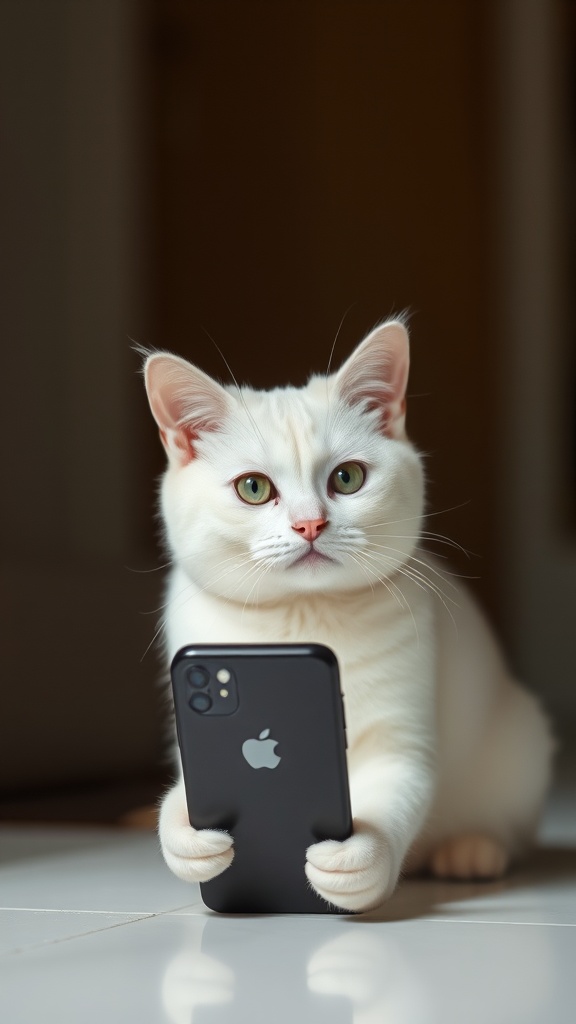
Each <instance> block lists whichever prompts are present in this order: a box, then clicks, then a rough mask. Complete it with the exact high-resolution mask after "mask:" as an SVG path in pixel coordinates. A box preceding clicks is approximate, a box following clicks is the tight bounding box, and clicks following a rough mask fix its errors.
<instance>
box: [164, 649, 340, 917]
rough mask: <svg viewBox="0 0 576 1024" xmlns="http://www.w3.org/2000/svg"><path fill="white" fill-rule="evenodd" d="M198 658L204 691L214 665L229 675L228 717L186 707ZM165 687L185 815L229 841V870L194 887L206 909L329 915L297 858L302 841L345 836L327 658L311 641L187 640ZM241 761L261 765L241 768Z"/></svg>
mask: <svg viewBox="0 0 576 1024" xmlns="http://www.w3.org/2000/svg"><path fill="white" fill-rule="evenodd" d="M198 665H200V666H202V667H203V668H205V669H206V670H207V671H208V672H209V673H210V677H211V679H212V681H213V683H212V684H211V687H212V692H214V686H215V685H217V684H215V683H214V681H215V679H216V673H217V672H219V671H220V672H221V673H222V670H224V672H226V671H227V672H229V673H231V674H232V682H233V684H235V686H236V692H237V699H238V706H237V708H236V710H234V711H233V713H232V714H223V713H219V714H199V713H198V712H197V711H194V710H193V709H192V708H191V707H190V699H191V697H192V696H193V694H194V687H193V686H192V685H191V683H190V670H191V667H192V666H198ZM172 682H173V690H174V700H175V706H176V721H177V728H178V739H179V743H180V751H181V755H182V764H183V769H184V779H185V783H186V793H187V801H188V813H189V817H190V822H191V824H192V825H193V826H194V828H197V829H201V828H221V829H226V830H227V831H229V832H230V833H231V834H232V835H233V837H234V848H235V855H234V860H233V862H232V865H231V866H230V867H229V868H228V869H227V870H226V871H224V872H223V873H222V874H221V875H219V876H218V877H217V878H214V879H212V880H211V881H209V882H204V883H202V885H201V890H202V898H203V900H204V902H205V903H206V905H207V906H208V907H210V908H211V909H212V910H217V911H220V912H223V913H329V912H331V908H330V907H329V906H328V905H327V904H326V903H325V902H324V901H323V900H322V899H321V898H320V897H319V896H317V894H316V893H315V892H314V891H313V890H312V888H311V887H310V886H309V884H308V881H307V879H306V875H305V873H304V864H305V858H306V849H307V847H308V846H310V845H311V844H312V843H316V842H319V841H321V840H323V839H345V838H346V837H347V836H349V835H350V833H351V831H352V816H351V811H350V798H349V791H348V777H347V770H346V738H345V723H344V714H343V708H342V698H341V693H340V683H339V675H338V665H337V662H336V658H335V656H334V654H333V653H332V652H331V651H330V650H329V649H328V648H326V647H321V646H320V645H314V644H311V645H303V644H294V645H286V646H278V645H258V646H240V645H238V646H234V647H222V646H218V647H212V646H194V647H186V648H183V649H182V650H181V651H179V652H178V654H177V655H176V657H175V659H174V662H173V664H172ZM247 742H248V745H246V744H247ZM247 757H248V758H249V760H251V761H252V763H253V764H258V763H259V762H262V761H266V763H267V764H270V765H271V766H270V767H267V766H262V767H252V766H251V764H250V763H249V761H248V760H247V759H246V758H247ZM278 759H279V760H278ZM272 765H275V767H272ZM332 912H333V909H332Z"/></svg>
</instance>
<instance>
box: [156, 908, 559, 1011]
mask: <svg viewBox="0 0 576 1024" xmlns="http://www.w3.org/2000/svg"><path fill="white" fill-rule="evenodd" d="M182 927H183V930H184V943H183V948H182V949H181V951H180V952H179V953H178V954H177V955H176V956H175V957H173V959H172V960H171V961H170V962H169V963H168V966H167V968H166V970H165V973H164V977H163V982H162V1000H163V1005H164V1010H165V1013H166V1016H167V1019H168V1020H169V1021H170V1022H171V1024H232V1022H234V1024H257V1022H259V1021H262V1022H264V1021H269V1020H275V1021H278V1022H279V1024H280V1022H284V1021H286V1022H288V1021H290V1022H291V1024H292V1022H296V1021H297V1022H298V1024H325V1022H326V1024H328V1022H329V1024H385V1022H390V1024H432V1022H437V1021H440V1020H443V1021H457V1020H468V1021H470V1022H474V1024H475V1022H476V1021H478V1022H480V1021H482V1022H484V1021H485V1020H490V1022H491V1024H527V1022H530V1021H536V1020H540V1019H541V1017H540V1016H539V1014H540V1013H541V1012H542V1011H543V1008H544V1007H545V1006H546V1005H549V1000H550V997H551V993H552V992H553V991H554V984H555V980H554V956H553V950H552V945H553V941H552V935H551V934H549V933H548V932H547V930H546V929H543V928H536V927H533V928H526V927H523V926H521V925H518V926H515V925H507V926H503V925H496V926H493V927H489V926H488V927H487V926H486V925H485V924H476V925H472V924H469V925H468V926H467V927H466V926H464V927H465V928H466V930H465V932H464V931H462V930H461V928H462V926H456V927H458V935H459V938H458V940H456V939H455V938H454V932H453V929H454V927H455V925H454V923H449V922H441V921H435V922H434V921H422V922H420V923H419V924H418V923H416V922H398V923H390V922H381V923H378V924H375V923H369V922H362V921H361V920H358V921H356V922H352V921H350V920H348V921H346V920H343V919H340V920H330V919H328V920H327V919H322V920H319V919H314V918H310V917H300V918H298V917H278V918H273V917H270V918H258V917H254V918H249V917H245V918H240V917H239V918H227V917H216V916H208V915H207V916H191V917H184V916H183V917H182ZM552 931H553V930H552Z"/></svg>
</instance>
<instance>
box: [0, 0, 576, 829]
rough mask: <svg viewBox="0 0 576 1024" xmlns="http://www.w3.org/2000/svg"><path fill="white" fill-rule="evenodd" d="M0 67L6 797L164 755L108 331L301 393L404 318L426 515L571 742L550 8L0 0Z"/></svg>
mask: <svg viewBox="0 0 576 1024" xmlns="http://www.w3.org/2000/svg"><path fill="white" fill-rule="evenodd" d="M0 76H1V81H0V105H1V108H0V117H1V122H2V135H3V182H2V195H1V207H2V239H3V245H2V250H3V263H4V265H3V268H2V285H3V299H2V316H3V320H4V323H3V327H2V351H3V365H4V372H3V382H4V387H3V393H2V412H3V415H4V417H5V424H4V428H3V430H2V445H3V456H2V464H3V467H4V487H3V500H2V503H1V506H0V507H1V516H2V530H1V534H0V537H1V540H0V544H1V570H2V648H3V658H2V662H3V672H2V682H1V691H0V701H1V704H0V751H1V754H0V798H1V800H2V801H3V804H2V807H3V808H4V814H11V813H23V812H21V811H18V812H17V811H16V810H15V808H16V803H15V801H17V802H18V807H22V806H28V808H29V811H30V814H33V813H38V807H39V806H41V804H42V799H43V797H44V795H50V794H52V795H54V793H60V794H61V795H62V800H64V801H65V799H66V794H67V793H69V792H74V787H78V786H83V787H85V788H86V787H89V789H88V788H86V793H88V792H90V793H91V794H92V796H91V797H90V799H96V796H97V794H98V793H105V794H106V796H105V798H103V799H105V802H106V801H112V803H114V800H115V799H116V800H117V802H118V805H119V806H120V804H122V800H123V799H124V800H127V799H128V798H127V797H126V798H121V797H118V795H117V796H116V797H114V796H113V793H116V794H118V793H120V792H125V791H126V792H127V791H128V789H130V792H131V794H134V793H135V792H136V793H138V794H142V799H144V798H145V797H146V798H147V795H148V794H149V793H154V792H156V791H157V789H158V786H159V784H160V783H161V781H162V778H163V777H164V776H165V775H166V772H167V770H168V769H167V767H166V762H165V759H164V751H165V729H164V725H163V719H164V715H165V711H164V703H163V699H162V696H161V691H160V689H159V688H158V686H157V680H158V678H159V677H160V675H161V659H160V657H159V653H158V651H157V650H156V651H155V650H154V649H152V650H150V651H148V653H146V654H144V652H145V651H146V648H147V647H148V645H149V643H150V642H151V640H152V638H153V636H154V632H155V628H156V619H157V616H156V615H155V614H154V612H153V610H154V609H156V608H157V607H158V606H159V604H160V603H161V601H162V597H161V576H162V573H161V572H154V571H148V570H153V569H154V568H155V567H156V566H158V565H160V564H161V563H162V561H163V557H162V553H161V551H160V550H159V548H158V545H157V540H156V537H155V528H154V522H153V507H154V494H155V479H156V478H157V476H158V474H159V473H160V471H161V469H162V465H163V457H162V452H161V448H160V445H159V443H158V440H157V437H156V432H155V428H154V427H153V424H152V421H151V418H150V416H149V413H148V410H147V406H146V402H145V398H144V393H143V388H142V383H141V380H140V378H139V376H138V372H137V371H138V359H137V357H136V356H135V354H134V352H133V351H132V349H131V341H130V339H135V340H136V341H138V342H140V343H141V344H144V345H156V346H164V347H167V348H170V349H172V350H173V351H177V352H178V353H180V354H181V355H184V356H186V357H188V358H190V359H192V360H194V361H196V362H198V363H199V365H201V366H202V367H203V368H204V369H205V370H207V371H208V372H211V373H213V374H215V375H217V376H219V377H220V378H222V379H228V377H227V371H226V367H225V366H224V365H223V363H222V360H221V357H220V356H219V354H218V352H217V351H216V349H215V348H214V346H213V345H212V343H211V341H210V340H209V338H208V336H207V334H210V335H211V336H212V337H213V338H214V339H215V341H216V342H217V344H218V346H219V347H220V348H221V349H222V350H223V352H224V354H225V356H226V358H227V360H228V361H229V363H230V365H231V367H232V369H233V371H234V373H235V375H236V376H237V377H238V378H239V379H241V380H246V381H250V382H251V383H252V384H254V385H256V386H271V385H273V384H275V383H285V382H288V381H291V382H293V383H299V382H302V381H304V380H305V379H306V377H307V376H308V374H309V373H310V372H311V371H320V372H322V371H323V370H324V369H325V368H326V364H327V362H328V356H329V353H330V348H331V346H332V342H333V340H334V337H335V335H336V333H337V332H338V329H339V325H340V324H341V321H342V318H343V317H344V320H343V323H342V326H341V329H340V331H339V334H338V342H337V346H336V355H335V365H337V363H338V362H339V361H341V360H342V359H343V358H344V357H345V356H346V355H347V354H348V352H349V351H350V350H351V348H352V347H353V345H354V344H355V343H356V342H357V341H359V340H360V338H361V337H362V336H363V335H364V334H365V333H366V332H367V331H368V330H369V329H370V328H371V327H372V326H373V325H374V323H375V322H376V321H378V320H379V319H382V318H383V317H385V316H387V315H389V314H391V313H393V312H398V311H401V310H405V309H409V310H410V311H411V314H412V317H411V327H412V341H413V371H412V376H411V384H410V395H411V400H410V402H409V421H408V422H409V429H410V432H411V435H412V437H413V439H414V440H415V441H416V443H417V444H418V446H419V447H420V449H421V450H422V451H424V452H425V453H426V454H427V456H428V458H427V466H428V474H429V503H430V511H431V512H435V513H439V514H438V515H437V516H434V517H433V518H431V519H430V520H429V523H430V525H431V528H432V529H434V530H437V531H439V532H440V533H443V534H446V535H447V536H449V537H451V538H453V539H455V540H456V541H458V542H459V543H461V544H463V545H464V546H465V547H466V548H468V549H470V550H471V551H472V552H474V553H475V554H474V557H472V558H470V559H469V560H468V559H466V558H465V557H464V556H461V557H457V558H455V559H454V565H455V568H456V571H458V572H462V573H466V574H467V575H470V576H472V577H474V578H473V579H472V580H471V581H470V585H471V586H473V587H474V589H475V590H476V592H477V593H478V595H479V596H480V598H481V600H482V601H483V603H484V605H485V607H486V608H487V610H488V613H489V615H490V616H491V618H492V619H493V621H494V622H495V623H496V625H497V627H498V629H499V631H500V633H501V635H502V637H503V639H504V641H505V644H506V647H507V650H508V654H509V657H510V659H511V661H512V664H513V665H514V667H515V669H516V670H517V672H518V673H520V674H521V675H522V676H523V678H525V679H526V680H527V682H528V684H529V685H530V686H531V687H532V688H534V689H536V690H537V691H539V692H540V693H541V694H542V695H543V698H544V700H545V701H546V703H547V705H548V707H549V708H550V711H551V713H552V714H553V716H554V717H555V719H556V720H557V721H558V723H559V728H560V731H562V732H564V733H565V734H566V736H567V737H568V742H569V736H570V731H571V728H572V725H571V723H573V722H575V721H576V687H575V686H574V677H575V669H576V651H575V643H574V634H575V632H576V630H575V626H576V622H575V615H574V611H575V608H576V545H575V537H574V473H575V462H576V459H575V452H574V445H573V444H572V437H573V433H574V432H575V431H574V424H575V422H576V417H575V415H574V391H575V389H574V378H575V359H574V356H575V351H574V323H575V320H574V308H573V305H572V282H573V270H574V208H573V201H572V182H573V170H574V106H573V93H574V88H573V86H574V77H575V48H574V8H573V5H572V4H571V3H567V2H564V3H561V2H552V0H509V2H507V3H505V4H501V3H499V2H497V0H493V2H487V3H484V4H479V3H476V2H475V0H440V2H436V3H433V4H430V3H429V2H428V0H411V2H410V3H402V2H400V0H380V2H368V0H354V2H353V0H322V2H321V0H309V2H307V3H294V2H290V3H288V2H284V0H276V2H274V3H266V2H264V0H261V2H255V0H250V2H248V0H216V2H215V0H211V2H210V0H204V2H193V0H154V2H152V0H147V2H136V0H49V2H48V3H47V2H46V0H2V3H1V4H0ZM144 570H145V571H144ZM102 787H104V789H103V788H102ZM110 787H113V789H112V790H111V789H110ZM123 787H124V788H123ZM95 794H96V796H95ZM86 799H87V800H88V797H86ZM130 799H133V796H131V797H130ZM38 801H40V804H39V803H38ZM42 806H44V805H42ZM63 806H64V805H63ZM34 808H35V809H36V810H34Z"/></svg>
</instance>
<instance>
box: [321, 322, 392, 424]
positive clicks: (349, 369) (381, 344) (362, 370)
mask: <svg viewBox="0 0 576 1024" xmlns="http://www.w3.org/2000/svg"><path fill="white" fill-rule="evenodd" d="M409 366H410V353H409V342H408V332H407V330H406V328H405V326H404V324H403V323H402V321H401V320H389V321H388V322H387V323H384V324H380V326H379V327H376V328H375V329H374V330H373V331H371V333H370V334H369V335H368V337H366V338H364V341H362V342H361V343H360V344H359V345H358V348H357V349H356V350H355V351H354V352H353V353H352V355H351V356H350V357H349V358H348V359H347V360H346V362H345V363H344V365H343V366H342V367H341V368H340V369H339V370H338V372H337V373H336V375H335V383H336V388H337V390H338V392H339V394H340V396H341V398H342V399H343V400H344V401H345V402H348V403H349V404H350V405H362V406H363V407H364V408H365V410H366V411H368V410H372V409H377V410H378V412H379V413H380V424H381V429H382V432H383V433H384V434H386V436H387V437H391V438H395V439H400V438H404V437H405V436H406V433H405V427H404V421H405V416H406V385H407V383H408V370H409Z"/></svg>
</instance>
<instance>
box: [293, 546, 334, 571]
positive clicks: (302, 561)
mask: <svg viewBox="0 0 576 1024" xmlns="http://www.w3.org/2000/svg"><path fill="white" fill-rule="evenodd" d="M338 564H339V563H338V562H337V561H336V559H335V558H331V557H330V555H324V554H322V552H321V551H316V549H315V548H311V549H310V551H305V552H304V554H303V555H300V557H299V558H296V559H295V560H294V561H293V562H290V565H289V566H288V569H308V568H312V569H313V568H316V567H320V566H323V565H324V566H326V565H338Z"/></svg>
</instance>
